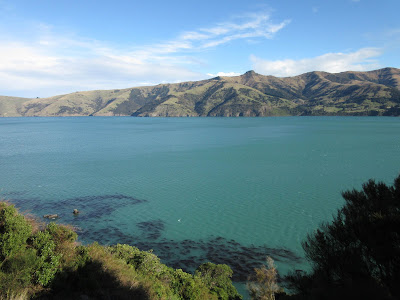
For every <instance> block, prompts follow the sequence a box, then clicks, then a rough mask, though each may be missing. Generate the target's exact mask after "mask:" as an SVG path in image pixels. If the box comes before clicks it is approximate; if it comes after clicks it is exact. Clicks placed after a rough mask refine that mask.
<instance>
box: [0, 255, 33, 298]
mask: <svg viewBox="0 0 400 300" xmlns="http://www.w3.org/2000/svg"><path fill="white" fill-rule="evenodd" d="M36 265H37V262H36V254H35V251H34V250H33V249H26V250H25V251H23V252H21V253H18V254H16V255H14V256H11V257H8V258H7V259H6V260H5V261H3V263H2V265H1V270H0V299H1V298H2V297H4V298H8V297H9V296H10V295H18V294H21V293H23V291H24V289H26V288H28V287H29V286H30V284H31V279H32V273H33V272H34V271H35V269H36Z"/></svg>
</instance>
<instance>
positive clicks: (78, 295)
mask: <svg viewBox="0 0 400 300" xmlns="http://www.w3.org/2000/svg"><path fill="white" fill-rule="evenodd" d="M35 299H46V300H47V299H60V300H63V299H82V300H85V299H104V300H109V299H122V300H124V299H139V300H149V299H150V298H149V296H148V295H147V293H146V291H145V289H144V288H142V287H141V286H135V287H130V286H126V285H123V284H122V283H121V281H120V280H118V278H117V277H116V276H115V275H114V274H113V273H112V272H111V271H106V270H104V267H103V265H102V263H101V262H99V261H92V262H89V263H86V264H85V266H83V267H80V268H78V269H77V270H76V271H63V272H59V273H58V275H57V276H56V278H55V279H54V281H53V283H52V285H51V286H50V287H49V289H48V290H46V291H43V292H42V293H40V294H38V295H37V297H35Z"/></svg>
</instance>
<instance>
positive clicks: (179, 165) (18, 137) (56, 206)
mask: <svg viewBox="0 0 400 300" xmlns="http://www.w3.org/2000/svg"><path fill="white" fill-rule="evenodd" d="M399 172H400V118H374V117H362V118H357V117H282V118H131V117H105V118H102V117H79V118H0V188H1V194H0V197H2V198H5V199H10V200H11V201H12V202H14V203H15V204H16V205H17V206H18V207H19V208H20V209H21V210H22V211H30V212H31V213H33V214H35V215H37V216H39V217H40V216H41V215H43V214H49V213H57V214H59V215H60V216H61V217H60V219H59V222H61V223H69V224H73V225H75V226H77V227H78V228H79V233H80V240H81V242H83V243H88V242H91V241H94V240H97V241H99V242H100V243H102V244H115V243H117V242H121V243H129V244H131V245H137V246H138V247H139V248H141V249H150V248H151V249H154V252H155V253H156V254H158V255H159V256H160V257H161V258H162V260H163V262H165V263H167V264H169V265H172V266H175V267H180V268H183V269H185V270H193V269H194V268H195V267H196V266H198V265H199V264H200V263H202V262H205V261H210V260H211V261H214V262H217V263H227V264H229V265H231V266H232V267H233V268H234V270H235V274H236V275H235V281H243V280H245V278H246V276H247V275H246V274H248V272H250V270H251V268H253V267H254V266H258V265H259V262H260V261H263V260H264V258H265V256H266V255H271V256H272V257H274V258H275V260H276V262H277V265H278V269H279V270H280V271H281V272H283V273H284V272H286V271H287V270H288V269H291V268H293V267H294V268H302V267H304V265H305V262H304V261H303V260H302V259H301V257H302V255H303V254H302V250H301V245H300V242H301V241H302V240H303V239H304V238H305V236H306V234H307V233H310V232H312V231H313V230H314V229H315V228H316V227H317V226H318V224H320V223H321V222H323V221H329V220H331V218H332V214H334V213H335V211H336V209H337V208H339V207H340V206H341V205H342V204H343V200H342V198H341V195H340V193H341V191H343V190H346V189H351V188H353V187H354V188H357V189H359V188H360V187H361V184H362V183H363V182H365V181H366V180H368V179H369V178H375V179H377V180H381V181H384V182H386V183H389V184H392V182H393V179H394V178H395V176H397V175H398V174H399ZM74 208H77V209H79V210H80V211H81V212H82V213H81V214H80V215H79V216H77V217H74V216H73V215H72V210H73V209H74Z"/></svg>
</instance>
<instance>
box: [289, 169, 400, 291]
mask: <svg viewBox="0 0 400 300" xmlns="http://www.w3.org/2000/svg"><path fill="white" fill-rule="evenodd" d="M342 196H343V198H344V199H345V201H346V204H345V205H344V207H343V208H342V209H340V210H339V211H338V213H337V215H336V217H335V218H334V220H333V221H332V222H331V223H329V224H323V225H322V226H321V227H320V228H319V229H318V230H317V231H316V232H315V233H313V234H311V235H309V236H308V237H307V239H306V241H305V242H303V244H302V246H303V249H304V251H305V253H306V257H307V258H308V259H309V261H310V262H311V263H312V266H313V270H312V272H311V273H310V274H304V273H299V272H298V273H293V274H291V275H290V276H289V277H288V279H289V281H290V283H291V288H293V289H295V290H296V291H297V292H298V298H300V299H400V290H399V283H400V176H399V177H397V178H396V179H395V181H394V185H393V186H386V185H385V184H384V183H382V182H379V183H376V182H375V181H373V180H369V181H368V182H367V183H365V184H364V185H363V189H362V191H357V190H352V191H346V192H344V193H342Z"/></svg>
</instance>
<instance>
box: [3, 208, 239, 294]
mask: <svg viewBox="0 0 400 300" xmlns="http://www.w3.org/2000/svg"><path fill="white" fill-rule="evenodd" d="M31 223H34V222H33V221H32V220H28V219H26V218H25V217H24V216H23V215H21V214H19V213H18V212H17V210H16V209H15V207H14V206H12V205H9V204H7V203H4V202H0V299H14V298H19V299H28V298H35V299H79V298H82V297H83V298H87V297H89V298H93V299H176V300H179V299H221V300H237V299H242V297H241V296H240V295H239V294H238V292H237V291H236V289H235V288H234V287H233V285H232V281H231V277H232V270H231V269H230V268H229V267H228V266H227V265H215V264H211V263H207V264H203V265H201V266H200V267H199V268H198V270H197V271H196V274H194V275H192V274H189V273H185V272H183V271H182V270H180V269H177V270H175V269H172V268H170V267H167V266H166V265H164V264H162V263H161V262H160V259H159V258H158V257H157V256H156V255H154V254H153V253H152V252H151V251H140V250H139V249H137V248H135V247H132V246H129V245H120V244H118V245H115V246H108V247H104V246H100V245H98V244H97V243H94V244H92V245H89V246H80V245H78V244H77V243H76V239H77V234H76V233H75V232H74V231H73V230H72V229H71V228H69V227H68V226H63V225H57V224H55V223H50V224H48V225H47V226H45V227H44V226H42V227H43V228H41V229H40V226H38V224H34V225H35V226H32V225H31ZM36 228H39V230H33V229H36Z"/></svg>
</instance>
